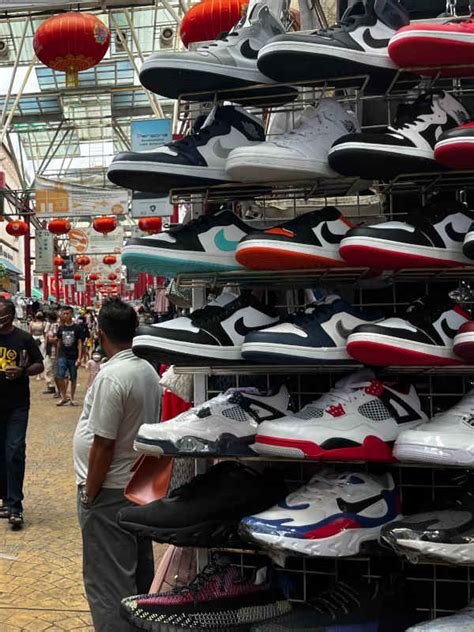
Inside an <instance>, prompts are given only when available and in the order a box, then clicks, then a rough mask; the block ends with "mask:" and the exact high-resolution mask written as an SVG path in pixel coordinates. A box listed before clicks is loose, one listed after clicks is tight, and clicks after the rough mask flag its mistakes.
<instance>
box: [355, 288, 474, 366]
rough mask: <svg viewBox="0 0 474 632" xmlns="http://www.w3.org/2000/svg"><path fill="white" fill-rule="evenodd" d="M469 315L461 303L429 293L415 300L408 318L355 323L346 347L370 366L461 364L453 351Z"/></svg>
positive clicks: (406, 316) (407, 315) (356, 358)
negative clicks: (460, 329) (365, 323)
mask: <svg viewBox="0 0 474 632" xmlns="http://www.w3.org/2000/svg"><path fill="white" fill-rule="evenodd" d="M469 318H470V317H469V314H468V313H467V312H465V311H464V310H463V309H462V307H460V306H459V305H455V306H453V304H452V303H450V302H448V301H444V304H443V300H442V299H439V298H438V300H436V298H434V299H430V297H427V298H425V299H420V300H418V301H416V302H415V303H413V304H412V305H411V306H410V307H409V308H408V310H407V312H406V314H405V318H398V317H395V318H388V319H386V320H383V321H382V322H378V323H375V324H371V325H361V326H360V327H356V328H355V329H354V331H353V332H352V333H351V334H350V335H349V337H348V339H347V351H348V353H349V355H350V356H352V357H353V358H354V359H355V360H358V361H359V362H363V363H364V364H368V365H369V366H370V365H372V366H389V365H392V364H393V365H401V366H430V365H433V366H452V365H457V364H462V361H461V360H460V359H459V358H458V357H457V356H456V355H455V353H454V351H453V341H454V337H455V336H456V334H457V333H458V330H459V328H460V326H461V325H462V324H463V323H465V322H467V321H468V320H469Z"/></svg>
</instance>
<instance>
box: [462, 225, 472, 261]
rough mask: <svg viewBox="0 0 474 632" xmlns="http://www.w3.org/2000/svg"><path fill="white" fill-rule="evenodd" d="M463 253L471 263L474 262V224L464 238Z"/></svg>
mask: <svg viewBox="0 0 474 632" xmlns="http://www.w3.org/2000/svg"><path fill="white" fill-rule="evenodd" d="M462 251H463V253H464V254H465V255H466V257H468V258H469V259H470V260H471V261H472V260H474V223H473V224H472V225H471V226H470V228H469V231H468V232H467V235H466V237H465V238H464V245H463V248H462Z"/></svg>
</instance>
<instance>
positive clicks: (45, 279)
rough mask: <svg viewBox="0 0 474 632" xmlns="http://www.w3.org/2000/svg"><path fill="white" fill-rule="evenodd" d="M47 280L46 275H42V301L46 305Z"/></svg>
mask: <svg viewBox="0 0 474 632" xmlns="http://www.w3.org/2000/svg"><path fill="white" fill-rule="evenodd" d="M48 283H49V279H48V275H47V274H46V272H45V273H43V301H44V302H45V303H46V301H47V300H48V298H49V285H48Z"/></svg>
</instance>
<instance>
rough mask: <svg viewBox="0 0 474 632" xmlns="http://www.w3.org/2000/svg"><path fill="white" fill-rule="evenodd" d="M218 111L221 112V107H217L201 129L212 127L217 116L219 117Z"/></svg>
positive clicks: (210, 113)
mask: <svg viewBox="0 0 474 632" xmlns="http://www.w3.org/2000/svg"><path fill="white" fill-rule="evenodd" d="M218 110H219V106H217V105H215V106H214V107H213V108H212V110H211V111H210V112H209V114H208V115H207V117H206V120H205V121H204V123H203V124H202V125H201V127H200V128H199V129H205V128H206V127H210V126H211V125H212V124H213V123H214V121H215V119H216V117H217V115H218Z"/></svg>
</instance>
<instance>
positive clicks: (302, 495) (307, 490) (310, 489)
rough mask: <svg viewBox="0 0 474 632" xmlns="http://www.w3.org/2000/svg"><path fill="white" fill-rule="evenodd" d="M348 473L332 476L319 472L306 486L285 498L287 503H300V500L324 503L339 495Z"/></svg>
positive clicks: (330, 473)
mask: <svg viewBox="0 0 474 632" xmlns="http://www.w3.org/2000/svg"><path fill="white" fill-rule="evenodd" d="M350 476H351V474H350V473H347V472H345V473H342V474H334V473H332V472H327V473H326V474H325V473H324V471H323V472H321V473H320V474H315V475H314V476H313V477H312V478H311V479H310V480H309V482H308V483H306V485H304V486H303V487H300V489H298V490H296V491H295V492H293V493H292V494H290V495H289V496H288V498H287V501H294V502H301V500H309V501H311V502H314V501H315V500H317V501H319V502H321V503H325V502H327V501H328V500H329V499H332V498H334V497H337V496H339V495H340V493H341V490H342V489H344V487H345V486H346V485H347V479H348V478H349V477H350Z"/></svg>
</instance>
